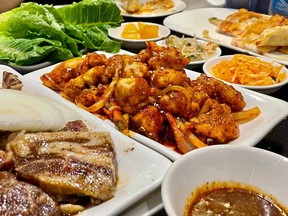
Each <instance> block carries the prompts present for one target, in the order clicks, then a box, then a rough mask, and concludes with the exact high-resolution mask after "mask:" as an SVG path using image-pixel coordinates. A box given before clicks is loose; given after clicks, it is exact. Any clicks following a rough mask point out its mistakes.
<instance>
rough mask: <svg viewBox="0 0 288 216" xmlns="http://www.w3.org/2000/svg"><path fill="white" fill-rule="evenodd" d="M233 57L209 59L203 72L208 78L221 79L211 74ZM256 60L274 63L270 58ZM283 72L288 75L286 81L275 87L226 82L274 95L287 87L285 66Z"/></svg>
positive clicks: (287, 70) (287, 80) (276, 63)
mask: <svg viewBox="0 0 288 216" xmlns="http://www.w3.org/2000/svg"><path fill="white" fill-rule="evenodd" d="M232 57H233V55H226V56H220V57H216V58H213V59H209V60H208V61H206V62H205V63H204V64H203V72H204V73H205V74H206V75H208V76H212V77H214V78H216V79H219V78H217V77H215V76H213V74H212V73H211V69H212V68H213V67H214V66H215V65H216V64H219V63H220V62H221V61H223V60H230V59H231V58H232ZM256 58H259V59H261V60H263V61H268V62H272V60H271V59H268V58H262V57H256ZM273 64H274V65H280V64H279V63H278V62H273ZM281 72H285V73H286V78H285V80H284V81H283V82H281V83H277V84H274V85H267V86H252V85H239V84H234V83H229V82H226V83H229V84H231V85H233V86H241V87H244V88H247V89H251V90H254V91H257V92H261V93H264V94H272V93H274V92H276V91H278V90H279V89H280V88H281V87H282V86H284V85H286V84H287V83H288V69H287V68H286V67H285V66H284V67H283V68H282V70H281ZM220 80H221V79H220ZM222 81H223V80H222ZM224 82H225V81H224Z"/></svg>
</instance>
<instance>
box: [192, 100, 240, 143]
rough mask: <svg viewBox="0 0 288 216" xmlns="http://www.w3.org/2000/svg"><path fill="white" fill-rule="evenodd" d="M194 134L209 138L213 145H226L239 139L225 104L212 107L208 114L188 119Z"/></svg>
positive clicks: (235, 126) (236, 128)
mask: <svg viewBox="0 0 288 216" xmlns="http://www.w3.org/2000/svg"><path fill="white" fill-rule="evenodd" d="M190 122H191V123H192V127H193V128H195V134H200V135H204V136H206V137H209V138H210V139H212V140H213V142H215V143H227V142H229V141H231V140H233V139H236V138H238V137H239V127H238V125H237V123H236V122H235V121H234V119H233V118H232V116H231V109H230V107H229V106H227V105H226V104H219V105H218V106H214V108H213V109H211V110H210V111H209V112H207V113H204V114H201V115H199V116H198V117H194V118H192V119H190Z"/></svg>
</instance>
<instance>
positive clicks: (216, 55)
mask: <svg viewBox="0 0 288 216" xmlns="http://www.w3.org/2000/svg"><path fill="white" fill-rule="evenodd" d="M198 42H199V43H207V41H203V40H198ZM157 44H158V45H159V46H167V45H166V42H165V40H161V41H157ZM221 54H222V50H221V48H220V47H217V49H216V51H215V53H214V55H213V56H211V57H210V58H209V59H213V58H216V57H219V56H220V55H221ZM207 60H208V59H205V60H197V61H190V62H189V63H188V65H187V68H190V67H191V66H199V65H202V64H204V63H205V62H206V61H207Z"/></svg>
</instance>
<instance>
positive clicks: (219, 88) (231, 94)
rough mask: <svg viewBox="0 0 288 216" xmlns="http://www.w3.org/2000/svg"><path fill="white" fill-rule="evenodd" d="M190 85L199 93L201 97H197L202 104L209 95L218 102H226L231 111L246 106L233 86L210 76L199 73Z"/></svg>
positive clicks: (239, 109)
mask: <svg viewBox="0 0 288 216" xmlns="http://www.w3.org/2000/svg"><path fill="white" fill-rule="evenodd" d="M190 85H191V87H192V88H193V89H194V90H195V91H196V92H199V93H201V95H202V97H198V99H199V100H200V101H201V103H202V104H203V102H205V101H206V99H208V97H210V98H212V99H217V100H218V101H219V102H220V103H225V104H227V105H228V106H230V107H231V108H232V111H241V110H242V109H243V108H244V107H245V106H246V103H245V101H244V98H243V96H242V94H241V93H240V92H239V91H237V90H236V89H235V88H234V87H233V86H231V85H228V84H225V83H223V82H222V81H220V80H216V79H214V78H212V77H208V76H206V75H201V76H199V77H198V78H197V79H196V80H192V81H191V82H190ZM201 99H203V100H201Z"/></svg>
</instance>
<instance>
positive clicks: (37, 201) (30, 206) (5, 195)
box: [0, 171, 61, 216]
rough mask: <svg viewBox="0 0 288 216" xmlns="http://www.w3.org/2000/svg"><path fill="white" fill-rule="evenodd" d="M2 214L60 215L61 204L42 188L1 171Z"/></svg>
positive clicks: (0, 200)
mask: <svg viewBox="0 0 288 216" xmlns="http://www.w3.org/2000/svg"><path fill="white" fill-rule="evenodd" d="M0 215H2V216H10V215H21V216H28V215H29V216H30V215H33V216H48V215H49V216H60V215H61V211H60V207H59V205H58V204H57V203H56V202H55V201H54V200H53V199H52V198H51V197H49V196H48V195H47V194H46V193H44V192H43V191H42V190H41V189H40V188H38V187H36V186H34V185H31V184H29V183H26V182H23V181H19V180H17V179H16V176H15V175H13V174H12V173H10V172H6V171H2V172H0Z"/></svg>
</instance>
